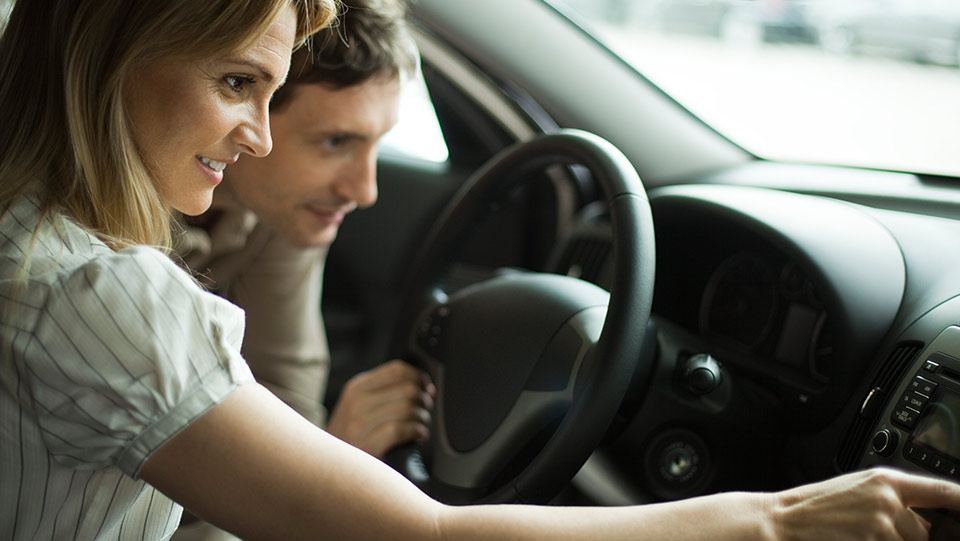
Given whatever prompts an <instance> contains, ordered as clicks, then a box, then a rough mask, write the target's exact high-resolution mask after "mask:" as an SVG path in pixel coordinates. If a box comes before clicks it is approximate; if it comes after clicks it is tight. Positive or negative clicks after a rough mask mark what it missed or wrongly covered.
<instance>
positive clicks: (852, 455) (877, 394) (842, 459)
mask: <svg viewBox="0 0 960 541" xmlns="http://www.w3.org/2000/svg"><path fill="white" fill-rule="evenodd" d="M922 349H923V344H921V343H919V342H904V343H901V344H898V345H897V346H896V347H895V348H893V351H891V352H890V356H889V357H887V359H886V361H885V362H884V363H883V365H882V366H881V367H880V369H879V370H878V371H877V375H876V377H875V378H874V380H873V384H872V385H871V386H870V389H869V391H868V392H867V396H864V397H863V401H862V402H861V403H862V404H863V406H861V410H860V413H859V415H857V416H856V418H855V419H854V420H853V423H851V425H850V429H849V430H848V431H847V435H846V437H845V438H844V440H843V444H842V445H841V446H840V450H839V451H838V452H837V457H836V460H837V468H839V470H840V471H841V472H849V471H852V470H853V469H854V468H856V467H857V463H858V462H859V461H860V455H861V454H862V453H863V448H864V445H865V444H866V442H867V439H868V437H869V432H870V429H871V428H873V425H874V423H875V422H876V420H877V415H878V414H879V413H880V411H881V410H882V409H883V406H884V404H885V403H886V399H887V395H888V394H889V393H890V392H891V391H892V390H893V389H894V388H895V387H896V386H897V384H898V383H899V382H900V380H901V379H902V378H903V375H904V372H905V371H906V370H907V368H908V367H909V366H910V365H911V364H912V363H913V361H914V359H916V358H917V355H919V354H920V350H922ZM868 398H869V400H867V399H868Z"/></svg>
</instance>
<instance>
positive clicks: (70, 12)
mask: <svg viewBox="0 0 960 541" xmlns="http://www.w3.org/2000/svg"><path fill="white" fill-rule="evenodd" d="M337 1H338V0H199V1H198V0H44V1H38V0H19V1H18V2H17V5H16V6H15V7H14V10H13V13H12V14H11V16H10V20H9V22H8V24H7V26H6V28H5V29H4V32H3V36H2V38H0V209H5V208H7V207H8V206H9V205H10V204H11V203H12V202H13V201H14V199H16V198H17V197H18V196H20V195H21V194H23V193H24V192H26V191H28V190H31V189H33V188H34V187H38V188H39V190H38V195H39V197H40V198H41V204H42V207H43V209H44V211H45V212H49V211H50V210H52V209H57V210H59V211H61V212H63V213H64V214H66V215H68V216H69V217H71V218H72V219H74V220H75V221H77V222H78V223H80V224H81V225H83V226H84V227H86V228H88V229H89V230H90V231H91V232H93V233H94V234H96V235H97V236H98V237H100V238H101V239H103V240H104V241H105V242H107V243H108V244H109V245H111V246H112V247H114V248H115V249H116V248H121V247H123V246H126V245H131V244H149V245H154V246H158V247H162V248H167V247H168V246H169V241H170V211H169V209H168V206H167V205H166V204H165V202H164V200H163V198H162V197H161V196H160V193H159V191H158V189H157V187H156V186H155V184H154V182H153V180H152V179H151V178H150V176H149V175H148V173H147V170H146V168H145V166H144V164H143V163H142V161H141V159H140V156H139V154H138V152H137V149H136V147H135V145H134V142H133V137H132V135H131V132H130V128H129V126H128V123H127V118H126V114H125V111H124V107H123V96H122V89H123V86H124V78H125V77H126V75H127V73H129V72H130V69H131V67H134V66H137V65H138V64H141V63H143V62H149V61H151V60H156V59H166V58H183V59H184V60H190V59H198V60H200V59H206V58H210V57H213V56H216V55H219V54H224V53H231V52H235V51H238V50H240V49H242V48H244V47H245V46H246V45H248V44H251V43H253V42H254V41H256V40H257V39H259V38H260V37H261V36H262V35H263V34H264V33H265V32H266V31H267V29H268V28H269V27H270V25H271V24H272V23H273V21H274V19H275V18H276V16H277V15H278V14H279V13H280V12H281V10H283V9H286V8H287V6H290V5H293V6H294V7H295V8H296V11H297V16H298V23H297V24H298V28H297V30H298V35H297V40H298V45H299V44H302V43H303V42H304V41H305V40H306V39H308V37H309V36H310V35H312V34H313V33H314V32H316V31H317V30H319V29H320V28H322V27H324V26H325V25H327V24H329V23H330V22H331V21H332V20H333V18H334V17H335V15H336V11H337Z"/></svg>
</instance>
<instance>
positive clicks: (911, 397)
mask: <svg viewBox="0 0 960 541" xmlns="http://www.w3.org/2000/svg"><path fill="white" fill-rule="evenodd" d="M927 400H930V399H929V398H928V397H926V396H923V395H922V394H920V393H918V392H915V391H909V392H906V393H903V396H901V397H900V405H901V406H909V407H910V408H911V409H915V410H917V411H921V410H923V407H924V406H926V405H927Z"/></svg>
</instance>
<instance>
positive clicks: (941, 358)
mask: <svg viewBox="0 0 960 541" xmlns="http://www.w3.org/2000/svg"><path fill="white" fill-rule="evenodd" d="M879 465H886V466H892V467H896V468H900V469H904V470H910V471H920V472H925V473H928V474H931V475H937V476H941V477H946V478H949V479H952V480H954V481H957V482H960V327H957V326H951V327H947V328H946V329H944V330H943V331H942V332H941V333H940V334H939V335H938V336H937V337H936V338H935V339H934V340H933V341H932V342H931V343H930V345H929V346H928V347H927V348H926V349H925V350H924V351H923V352H922V353H921V354H920V356H919V357H917V360H916V361H915V362H914V364H913V365H912V366H910V367H909V368H908V370H907V372H906V377H904V378H903V381H901V382H900V383H899V385H898V386H897V387H896V388H895V389H894V392H893V394H892V395H891V396H890V400H889V401H888V403H887V404H886V407H885V409H884V410H883V413H882V414H881V415H880V418H879V419H878V421H877V425H876V426H875V427H874V430H873V432H872V439H871V441H870V442H869V445H868V446H867V450H866V451H865V453H864V455H863V457H862V459H861V461H860V468H861V469H862V468H868V467H871V466H879ZM922 514H923V515H924V516H925V517H927V519H928V520H931V522H932V523H933V525H934V528H933V529H932V530H931V537H930V539H931V540H941V539H942V540H946V539H960V520H958V518H960V514H958V513H955V512H944V511H924V512H922Z"/></svg>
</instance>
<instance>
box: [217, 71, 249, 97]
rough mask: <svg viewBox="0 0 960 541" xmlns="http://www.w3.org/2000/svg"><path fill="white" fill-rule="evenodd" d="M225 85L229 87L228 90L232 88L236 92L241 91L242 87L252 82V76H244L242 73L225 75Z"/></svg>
mask: <svg viewBox="0 0 960 541" xmlns="http://www.w3.org/2000/svg"><path fill="white" fill-rule="evenodd" d="M223 80H224V81H225V82H226V83H227V86H229V87H230V90H233V91H234V92H236V93H238V94H239V93H240V92H243V90H244V88H245V87H246V86H247V85H248V84H250V83H252V82H253V78H252V77H246V76H243V75H227V76H226V77H224V79H223Z"/></svg>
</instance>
